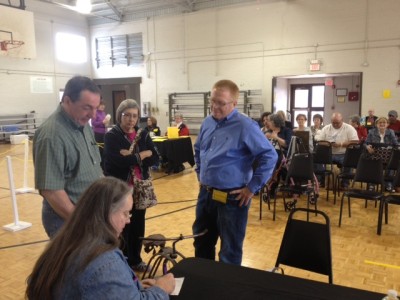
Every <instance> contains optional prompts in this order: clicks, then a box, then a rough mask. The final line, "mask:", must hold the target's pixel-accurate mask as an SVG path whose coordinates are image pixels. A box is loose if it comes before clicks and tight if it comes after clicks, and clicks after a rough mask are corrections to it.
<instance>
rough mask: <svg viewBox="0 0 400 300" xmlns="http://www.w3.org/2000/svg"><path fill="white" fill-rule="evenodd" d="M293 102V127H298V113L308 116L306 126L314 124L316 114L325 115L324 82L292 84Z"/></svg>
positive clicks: (291, 105)
mask: <svg viewBox="0 0 400 300" xmlns="http://www.w3.org/2000/svg"><path fill="white" fill-rule="evenodd" d="M290 99H291V104H290V107H292V111H293V115H292V119H291V121H292V124H293V127H298V124H297V122H296V117H297V115H298V114H304V115H306V116H307V123H306V126H307V127H310V126H311V125H312V119H313V116H314V115H315V114H320V115H321V116H322V117H323V116H324V107H325V85H323V84H301V85H300V84H294V85H291V97H290Z"/></svg>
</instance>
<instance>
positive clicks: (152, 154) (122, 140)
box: [104, 99, 159, 272]
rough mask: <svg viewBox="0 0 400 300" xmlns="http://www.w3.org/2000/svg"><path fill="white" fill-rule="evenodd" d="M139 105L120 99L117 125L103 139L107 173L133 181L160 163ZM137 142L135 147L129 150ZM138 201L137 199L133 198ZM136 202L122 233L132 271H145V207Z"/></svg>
mask: <svg viewBox="0 0 400 300" xmlns="http://www.w3.org/2000/svg"><path fill="white" fill-rule="evenodd" d="M139 111H140V108H139V105H138V104H137V102H136V101H135V100H132V99H127V100H124V101H122V102H121V104H120V105H119V106H118V108H117V111H116V118H117V124H116V125H115V126H114V127H113V128H112V129H111V130H110V131H109V132H107V133H106V136H105V141H104V173H105V175H106V176H114V177H117V178H119V179H121V180H123V181H125V182H128V183H130V184H133V183H132V182H131V180H132V172H133V175H134V176H135V177H137V178H138V179H149V177H150V171H149V168H150V167H151V166H153V165H155V164H158V163H159V156H158V153H157V151H156V149H155V147H154V144H153V142H152V140H151V137H150V134H149V132H148V131H146V130H139V128H138V121H139V117H140V116H139ZM133 142H135V145H136V146H135V148H134V149H132V150H131V149H130V148H131V145H132V143H133ZM134 200H137V199H134ZM138 205H139V203H138V202H137V201H136V202H135V203H134V206H133V210H132V217H131V222H130V224H128V225H127V226H126V227H125V229H124V231H123V232H122V237H123V242H124V243H123V247H122V250H123V252H124V254H125V255H126V256H127V258H128V263H129V265H130V266H131V267H132V269H133V270H135V271H139V272H143V271H145V270H146V268H147V265H146V264H145V263H144V262H143V260H142V258H141V256H140V252H141V250H142V241H141V240H140V239H139V238H140V237H143V236H144V233H145V215H146V209H138V208H137V206H138Z"/></svg>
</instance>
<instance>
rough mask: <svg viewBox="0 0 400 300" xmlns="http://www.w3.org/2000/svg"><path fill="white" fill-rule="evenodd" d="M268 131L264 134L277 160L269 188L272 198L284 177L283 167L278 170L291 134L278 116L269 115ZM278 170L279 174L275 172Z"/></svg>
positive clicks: (284, 170)
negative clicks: (275, 153) (276, 155)
mask: <svg viewBox="0 0 400 300" xmlns="http://www.w3.org/2000/svg"><path fill="white" fill-rule="evenodd" d="M268 117H269V120H270V129H269V131H268V132H267V133H266V134H265V136H266V137H267V139H269V140H270V141H271V143H272V145H273V146H274V148H275V150H276V152H277V154H278V160H277V162H276V165H275V172H274V175H273V178H272V180H274V181H275V182H274V184H273V185H272V187H271V191H270V196H271V197H273V196H274V194H275V190H276V188H277V186H278V184H279V180H280V178H281V177H282V178H285V177H286V173H287V172H286V171H287V170H286V169H285V168H284V167H282V168H280V166H281V162H282V159H283V156H286V154H287V148H288V147H289V144H290V140H291V139H292V135H293V132H292V130H291V129H289V128H287V127H285V121H284V120H283V119H282V117H281V116H279V115H278V114H272V115H269V116H268ZM279 168H280V171H279V172H276V171H277V170H278V169H279Z"/></svg>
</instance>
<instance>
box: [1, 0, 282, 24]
mask: <svg viewBox="0 0 400 300" xmlns="http://www.w3.org/2000/svg"><path fill="white" fill-rule="evenodd" d="M38 1H41V2H46V3H51V4H54V5H58V6H61V7H65V8H66V9H68V7H69V8H74V7H75V3H76V0H38ZM91 1H92V12H91V13H90V14H89V15H87V18H88V21H89V24H90V25H95V24H102V23H111V22H128V21H134V20H140V19H145V18H148V17H155V16H161V15H168V14H182V13H189V12H194V11H199V10H203V9H209V8H214V7H223V6H229V5H235V4H241V3H257V1H260V0H91ZM265 1H266V0H264V2H265ZM267 1H277V0H267ZM278 1H282V0H278ZM23 3H24V0H0V4H2V5H12V6H14V7H18V6H20V5H21V4H22V5H23Z"/></svg>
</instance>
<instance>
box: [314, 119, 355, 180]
mask: <svg viewBox="0 0 400 300" xmlns="http://www.w3.org/2000/svg"><path fill="white" fill-rule="evenodd" d="M315 140H316V141H328V142H330V143H331V145H332V161H333V163H336V164H339V165H341V164H343V159H344V153H345V152H346V147H347V146H348V145H349V144H350V143H358V136H357V131H356V130H355V129H354V127H353V126H351V125H349V124H346V123H344V122H343V117H342V114H340V113H338V112H335V113H333V114H332V117H331V124H329V125H326V126H325V127H324V128H322V130H321V131H319V132H318V133H317V135H316V136H315ZM346 171H347V170H346ZM342 185H343V187H347V186H348V181H344V180H343V182H342Z"/></svg>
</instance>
